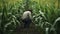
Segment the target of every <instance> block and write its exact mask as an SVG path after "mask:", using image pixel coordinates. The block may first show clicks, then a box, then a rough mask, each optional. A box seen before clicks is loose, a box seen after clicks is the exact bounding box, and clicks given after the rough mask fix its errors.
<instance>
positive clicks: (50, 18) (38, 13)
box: [0, 0, 60, 34]
mask: <svg viewBox="0 0 60 34" xmlns="http://www.w3.org/2000/svg"><path fill="white" fill-rule="evenodd" d="M26 1H27V0H26ZM41 1H42V0H41ZM1 2H2V6H1V8H0V30H1V33H3V34H4V33H6V34H11V33H12V32H13V31H14V30H16V27H17V26H18V25H21V16H22V13H23V12H24V11H25V10H26V9H27V8H28V9H32V10H33V13H32V16H33V23H34V24H35V26H36V28H38V29H39V30H40V28H41V29H43V31H45V28H46V27H48V28H52V26H53V24H55V23H57V21H58V20H60V18H58V17H60V10H59V9H58V8H56V7H55V6H54V2H53V1H52V0H51V1H50V3H45V4H44V3H38V2H36V1H30V0H29V1H28V2H29V3H28V4H27V3H24V2H25V1H24V0H23V1H21V2H18V1H17V2H16V3H13V4H8V2H5V1H1ZM27 5H28V7H26V6H27ZM57 18H58V19H57Z"/></svg>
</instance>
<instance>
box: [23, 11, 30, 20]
mask: <svg viewBox="0 0 60 34" xmlns="http://www.w3.org/2000/svg"><path fill="white" fill-rule="evenodd" d="M28 16H29V18H30V19H31V12H30V11H25V12H24V13H23V16H22V19H25V18H27V17H28Z"/></svg>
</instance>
